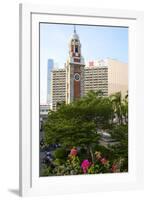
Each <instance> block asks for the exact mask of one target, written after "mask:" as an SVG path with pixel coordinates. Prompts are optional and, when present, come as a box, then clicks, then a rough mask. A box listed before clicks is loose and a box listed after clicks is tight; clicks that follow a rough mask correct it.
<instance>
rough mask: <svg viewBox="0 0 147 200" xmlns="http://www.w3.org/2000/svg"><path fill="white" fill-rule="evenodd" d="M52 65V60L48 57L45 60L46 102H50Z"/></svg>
mask: <svg viewBox="0 0 147 200" xmlns="http://www.w3.org/2000/svg"><path fill="white" fill-rule="evenodd" d="M53 67H54V60H53V59H48V62H47V103H48V104H49V105H50V104H51V71H52V70H53Z"/></svg>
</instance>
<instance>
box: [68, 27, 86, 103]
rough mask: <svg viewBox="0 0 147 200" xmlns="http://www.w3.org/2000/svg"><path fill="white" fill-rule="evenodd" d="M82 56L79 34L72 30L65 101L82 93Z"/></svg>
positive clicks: (70, 100)
mask: <svg viewBox="0 0 147 200" xmlns="http://www.w3.org/2000/svg"><path fill="white" fill-rule="evenodd" d="M84 67H85V64H84V58H83V57H82V55H81V43H80V40H79V36H78V34H77V33H76V29H75V26H74V32H73V34H72V36H71V38H70V41H69V56H68V59H67V62H66V103H71V102H72V101H75V100H78V99H79V98H80V97H82V96H83V95H84Z"/></svg>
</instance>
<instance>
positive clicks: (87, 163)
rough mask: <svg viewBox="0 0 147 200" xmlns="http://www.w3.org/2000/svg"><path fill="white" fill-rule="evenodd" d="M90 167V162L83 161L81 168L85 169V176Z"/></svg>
mask: <svg viewBox="0 0 147 200" xmlns="http://www.w3.org/2000/svg"><path fill="white" fill-rule="evenodd" d="M89 166H90V162H89V161H88V160H83V162H82V164H81V167H82V169H83V172H84V174H86V172H87V170H88V168H89Z"/></svg>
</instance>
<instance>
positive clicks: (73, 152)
mask: <svg viewBox="0 0 147 200" xmlns="http://www.w3.org/2000/svg"><path fill="white" fill-rule="evenodd" d="M77 153H78V151H77V149H76V148H75V147H74V148H72V149H71V151H70V155H71V156H76V155H77Z"/></svg>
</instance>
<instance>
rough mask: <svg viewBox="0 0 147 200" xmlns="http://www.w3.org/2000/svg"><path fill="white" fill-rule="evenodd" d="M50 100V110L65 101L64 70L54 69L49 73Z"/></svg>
mask: <svg viewBox="0 0 147 200" xmlns="http://www.w3.org/2000/svg"><path fill="white" fill-rule="evenodd" d="M51 99H52V109H53V110H56V108H57V106H58V104H60V103H65V101H66V70H65V69H56V70H52V72H51Z"/></svg>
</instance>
